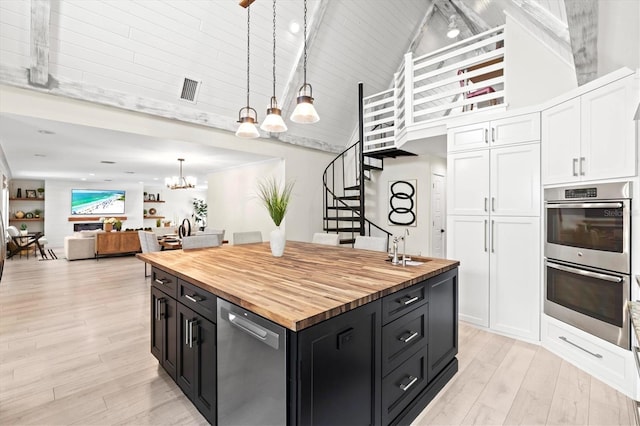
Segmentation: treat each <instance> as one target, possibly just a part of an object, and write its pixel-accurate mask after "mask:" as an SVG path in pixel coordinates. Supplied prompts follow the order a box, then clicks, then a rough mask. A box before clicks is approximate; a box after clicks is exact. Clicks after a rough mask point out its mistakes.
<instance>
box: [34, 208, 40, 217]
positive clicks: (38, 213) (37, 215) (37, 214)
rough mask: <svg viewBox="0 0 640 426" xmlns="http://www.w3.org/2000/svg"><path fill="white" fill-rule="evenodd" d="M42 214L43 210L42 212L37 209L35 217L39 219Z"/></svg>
mask: <svg viewBox="0 0 640 426" xmlns="http://www.w3.org/2000/svg"><path fill="white" fill-rule="evenodd" d="M40 214H42V210H40V209H35V210H34V211H33V215H34V216H35V217H37V218H39V217H40Z"/></svg>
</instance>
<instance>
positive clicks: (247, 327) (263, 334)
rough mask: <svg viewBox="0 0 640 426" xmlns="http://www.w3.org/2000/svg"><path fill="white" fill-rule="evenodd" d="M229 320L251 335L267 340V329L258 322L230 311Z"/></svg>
mask: <svg viewBox="0 0 640 426" xmlns="http://www.w3.org/2000/svg"><path fill="white" fill-rule="evenodd" d="M228 318H229V322H230V323H231V324H233V325H235V326H236V327H238V328H239V329H240V330H242V331H244V332H245V333H248V334H249V335H251V336H253V337H255V338H256V339H260V340H263V341H264V340H267V334H268V333H267V330H265V329H264V328H262V327H260V326H259V325H258V324H256V323H254V322H251V321H249V320H247V319H244V318H241V317H239V316H237V315H236V314H234V313H233V312H229V313H228Z"/></svg>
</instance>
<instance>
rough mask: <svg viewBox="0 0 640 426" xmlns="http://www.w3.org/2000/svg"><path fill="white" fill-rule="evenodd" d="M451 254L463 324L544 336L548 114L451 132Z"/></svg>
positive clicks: (525, 336)
mask: <svg viewBox="0 0 640 426" xmlns="http://www.w3.org/2000/svg"><path fill="white" fill-rule="evenodd" d="M447 143H448V155H447V169H448V172H447V176H448V177H447V179H448V181H447V188H448V190H447V192H448V194H447V212H448V215H447V230H448V231H447V232H448V241H447V257H448V258H451V259H457V260H460V269H459V271H460V281H459V282H460V298H459V313H460V319H462V320H465V321H467V322H471V323H474V324H477V325H480V326H484V327H489V328H491V329H493V330H495V331H498V332H501V333H505V334H509V335H512V336H515V337H520V338H523V339H526V340H532V341H538V340H539V339H540V326H539V324H540V240H541V239H540V114H539V113H537V112H536V113H530V114H522V115H512V116H509V117H505V118H500V119H497V120H492V121H484V122H481V123H474V124H471V125H465V126H459V127H452V128H451V129H449V131H448V134H447Z"/></svg>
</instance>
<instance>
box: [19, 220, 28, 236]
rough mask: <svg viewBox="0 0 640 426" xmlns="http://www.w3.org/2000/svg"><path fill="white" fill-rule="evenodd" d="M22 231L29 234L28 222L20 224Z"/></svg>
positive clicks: (23, 233)
mask: <svg viewBox="0 0 640 426" xmlns="http://www.w3.org/2000/svg"><path fill="white" fill-rule="evenodd" d="M20 233H21V234H22V235H27V234H28V233H29V231H28V230H27V224H26V223H22V224H20Z"/></svg>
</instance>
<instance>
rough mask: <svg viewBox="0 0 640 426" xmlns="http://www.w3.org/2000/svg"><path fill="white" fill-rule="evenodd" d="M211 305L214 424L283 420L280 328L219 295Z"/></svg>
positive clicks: (245, 424) (283, 344)
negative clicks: (213, 312) (215, 360)
mask: <svg viewBox="0 0 640 426" xmlns="http://www.w3.org/2000/svg"><path fill="white" fill-rule="evenodd" d="M217 310H218V324H217V326H218V424H219V425H221V426H224V425H233V426H240V425H242V426H250V425H260V426H265V425H273V426H275V425H284V424H286V422H287V384H286V380H287V368H286V351H285V347H286V330H285V329H284V327H281V326H279V325H277V324H275V323H273V322H271V321H269V320H266V319H264V318H262V317H261V316H259V315H256V314H254V313H252V312H249V311H247V310H246V309H243V308H241V307H239V306H237V305H234V304H232V303H229V302H227V301H225V300H222V299H218V309H217Z"/></svg>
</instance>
